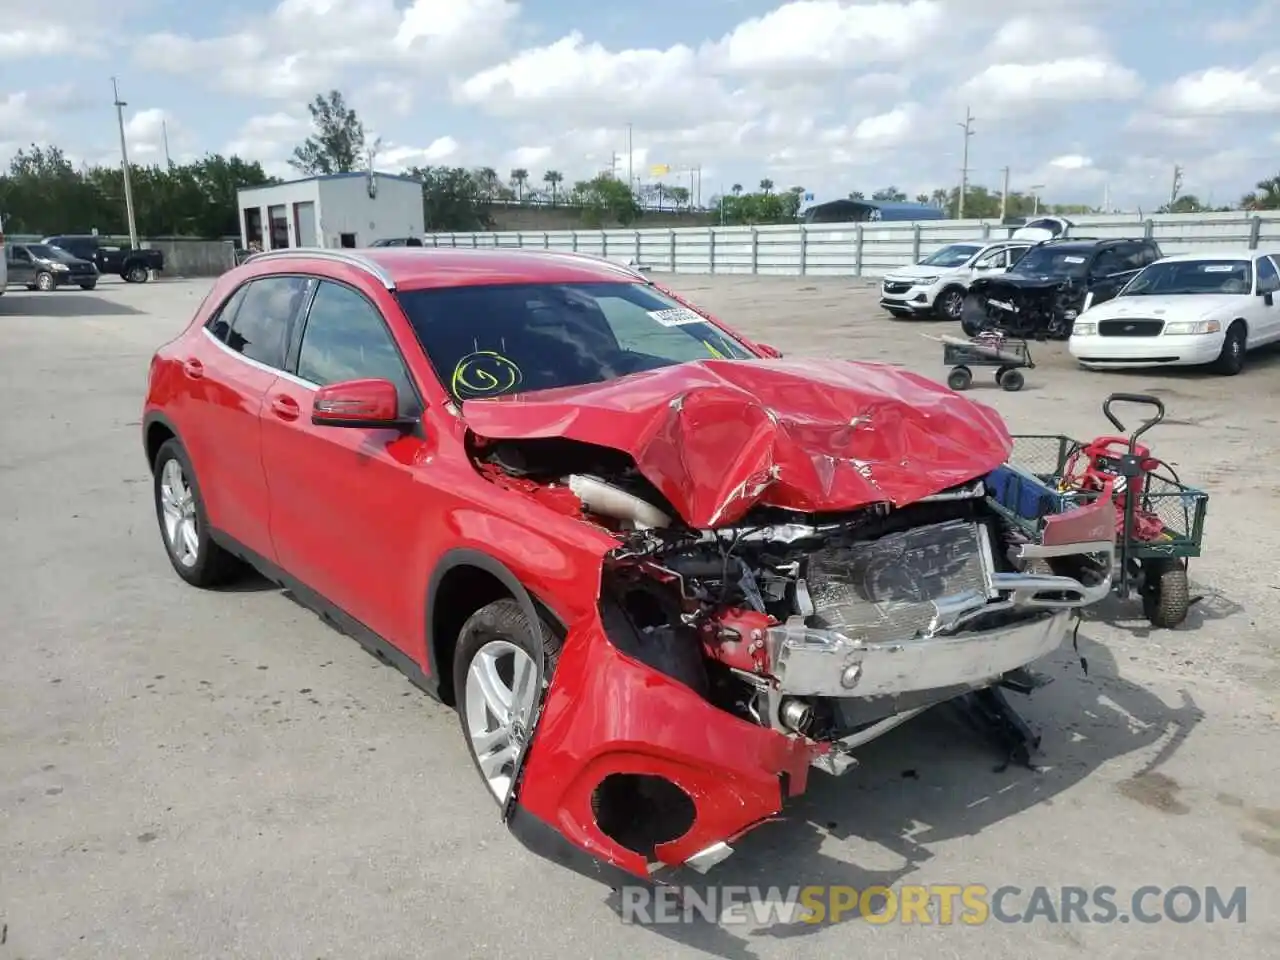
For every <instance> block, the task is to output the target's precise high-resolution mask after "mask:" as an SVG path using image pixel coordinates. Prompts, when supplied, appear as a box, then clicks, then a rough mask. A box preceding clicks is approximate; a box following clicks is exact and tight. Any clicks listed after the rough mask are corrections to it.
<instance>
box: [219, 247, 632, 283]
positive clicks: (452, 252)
mask: <svg viewBox="0 0 1280 960" xmlns="http://www.w3.org/2000/svg"><path fill="white" fill-rule="evenodd" d="M300 260H301V261H306V260H315V261H320V262H329V263H333V262H338V263H345V264H347V265H349V266H354V267H356V268H357V269H362V270H365V271H366V272H368V273H372V274H374V275H375V276H376V277H377V278H378V280H379V281H380V282H381V283H382V284H383V285H384V286H386V287H387V288H388V289H391V290H423V289H429V288H433V287H469V286H488V285H493V284H515V283H647V282H648V281H647V280H646V279H645V277H644V276H643V275H641V274H639V273H637V272H636V271H635V270H632V269H631V268H629V267H625V266H623V265H622V264H620V263H616V262H614V261H612V260H607V259H605V258H603V257H598V256H594V255H592V254H586V253H575V252H571V251H568V250H529V249H519V248H516V249H492V248H491V249H488V250H486V249H456V248H453V247H366V248H363V249H348V248H336V249H335V248H325V249H320V248H314V249H311V248H305V247H295V248H292V249H286V250H270V251H267V252H265V253H259V254H255V255H253V256H252V257H249V258H248V259H246V260H245V261H244V264H242V266H248V265H249V264H258V263H267V262H272V261H279V262H280V264H281V267H282V269H286V270H287V269H288V268H289V264H290V263H292V264H296V263H297V262H298V261H300Z"/></svg>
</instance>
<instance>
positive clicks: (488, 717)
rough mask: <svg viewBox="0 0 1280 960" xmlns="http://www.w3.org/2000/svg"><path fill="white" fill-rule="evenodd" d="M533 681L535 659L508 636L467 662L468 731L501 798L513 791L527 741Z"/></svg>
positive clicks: (533, 698) (534, 695)
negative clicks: (518, 764)
mask: <svg viewBox="0 0 1280 960" xmlns="http://www.w3.org/2000/svg"><path fill="white" fill-rule="evenodd" d="M537 685H538V666H537V664H536V663H534V661H533V658H532V657H531V656H529V654H528V653H527V652H526V651H525V650H523V649H521V648H520V647H518V646H516V645H515V644H514V643H511V642H510V641H508V640H491V641H490V642H489V643H486V644H485V645H484V646H483V647H481V648H480V649H479V650H478V651H476V655H475V656H474V657H473V658H472V660H471V664H470V666H469V667H468V668H467V691H466V724H467V736H468V737H469V738H470V740H471V749H472V752H473V753H474V754H475V758H476V764H477V766H479V768H480V773H481V775H482V776H483V777H484V779H485V783H486V784H488V786H489V790H490V792H492V793H493V795H494V797H495V798H496V799H497V801H498V802H499V803H505V802H506V799H507V797H508V795H509V794H510V792H511V787H512V779H513V777H514V775H515V765H516V761H517V760H518V759H519V758H520V754H521V753H522V752H523V750H524V747H525V744H526V743H527V742H528V738H529V732H530V731H529V725H530V723H531V722H532V718H533V710H534V705H535V704H536V702H537V693H538V691H537Z"/></svg>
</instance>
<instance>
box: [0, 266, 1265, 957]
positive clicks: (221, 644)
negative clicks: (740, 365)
mask: <svg viewBox="0 0 1280 960" xmlns="http://www.w3.org/2000/svg"><path fill="white" fill-rule="evenodd" d="M665 279H667V280H670V281H671V282H672V283H673V285H674V286H675V287H676V288H678V289H679V290H680V291H681V292H683V293H686V294H688V295H689V296H691V297H692V298H693V299H694V300H695V302H698V303H700V304H702V305H704V306H706V307H708V308H710V309H712V310H713V311H715V312H717V313H718V314H719V315H721V316H722V317H724V318H725V319H726V320H729V321H730V322H733V323H736V324H738V325H740V326H742V327H743V328H744V329H745V330H747V331H748V332H749V333H751V334H752V335H754V336H756V337H758V338H760V339H763V340H765V341H767V342H771V343H773V344H775V345H777V346H779V347H781V348H782V349H784V350H785V351H786V352H787V353H788V354H794V355H812V356H830V355H836V356H847V357H857V358H864V359H880V360H886V361H890V362H897V363H901V364H903V365H904V366H906V367H909V368H910V369H913V370H918V371H920V372H923V373H927V374H929V375H932V376H936V377H938V378H941V377H942V376H943V375H944V373H945V370H944V368H943V366H942V363H941V347H940V345H939V344H937V343H933V342H930V341H928V340H926V339H924V338H923V337H922V336H921V334H936V333H938V332H939V331H940V330H942V329H943V327H941V326H940V325H937V324H933V323H929V322H927V321H917V322H894V321H891V320H889V319H888V318H887V317H885V316H884V315H882V314H881V313H880V312H879V311H878V310H877V309H876V307H875V297H874V290H873V289H871V288H870V287H868V286H867V285H866V284H861V283H853V282H849V281H834V280H822V281H817V280H797V279H782V278H778V279H768V278H727V277H724V278H716V277H687V276H680V277H668V278H665ZM207 289H208V283H207V282H196V281H191V282H182V281H173V282H159V283H154V284H149V285H147V286H141V287H130V286H126V285H123V284H110V285H106V284H104V285H103V287H102V288H100V289H99V291H97V292H96V293H95V294H92V295H89V294H81V293H79V292H58V293H55V294H47V295H38V294H31V293H28V292H26V291H23V290H16V289H10V290H9V292H8V293H7V294H6V295H5V296H3V297H0V384H3V391H4V396H5V399H6V401H7V406H8V410H9V412H8V413H7V414H6V415H5V417H4V426H3V438H4V442H3V444H2V445H0V498H2V502H3V511H4V514H3V522H4V531H5V532H4V537H3V542H4V543H7V544H8V545H9V547H8V549H7V550H6V551H5V561H4V562H5V569H4V575H3V577H2V578H0V609H3V610H4V611H5V613H6V616H5V621H6V622H8V623H9V624H10V629H9V640H8V641H7V642H6V643H4V644H3V645H2V646H0V770H3V771H4V776H3V777H0V926H2V928H3V929H0V960H13V958H23V960H73V958H81V957H104V958H113V960H114V958H125V957H129V958H133V957H156V958H166V960H172V958H180V957H219V958H240V957H243V958H255V960H256V958H267V957H270V958H300V960H314V958H334V960H337V958H352V957H362V958H366V960H372V958H384V957H385V958H393V957H394V958H411V957H420V956H442V957H443V956H451V957H481V956H483V957H485V958H489V960H492V958H500V957H508V956H509V957H519V958H526V960H527V958H530V957H532V958H543V957H547V958H552V957H565V956H574V957H601V958H604V957H614V956H620V955H633V956H645V957H706V956H719V957H726V958H738V957H760V958H773V957H778V958H782V957H786V958H807V957H813V958H819V957H821V958H826V957H830V956H833V955H845V954H852V955H873V956H879V957H885V958H902V960H908V958H915V957H919V956H937V957H944V956H947V957H964V958H969V957H973V958H978V957H982V958H993V960H995V958H1009V960H1026V958H1027V957H1029V956H1035V957H1037V958H1039V960H1053V958H1058V957H1064V958H1065V957H1077V956H1085V955H1092V956H1101V957H1108V958H1111V957H1115V958H1154V957H1163V956H1196V955H1204V954H1207V953H1209V952H1210V951H1214V952H1216V953H1223V952H1225V951H1231V952H1232V955H1233V956H1235V957H1237V958H1239V960H1251V958H1257V960H1262V958H1271V957H1274V956H1275V943H1276V942H1277V936H1278V935H1280V924H1278V923H1277V920H1276V915H1275V912H1274V909H1268V908H1269V907H1270V908H1273V907H1274V905H1275V903H1276V891H1277V881H1278V880H1280V775H1278V774H1277V768H1278V767H1280V761H1278V760H1277V757H1278V756H1280V755H1278V754H1277V751H1276V750H1275V748H1274V741H1272V739H1271V737H1272V736H1274V735H1275V731H1276V730H1277V721H1278V720H1280V713H1278V711H1277V699H1276V690H1277V686H1278V682H1280V659H1278V658H1277V654H1276V649H1275V644H1274V637H1275V631H1274V627H1273V626H1272V625H1273V624H1274V623H1275V622H1276V614H1277V613H1278V612H1280V573H1277V572H1276V571H1277V565H1276V563H1275V560H1274V558H1275V556H1276V555H1277V553H1280V525H1278V524H1277V522H1276V520H1277V508H1276V506H1275V501H1274V499H1273V496H1274V490H1275V487H1276V483H1275V479H1274V475H1273V474H1271V473H1270V470H1271V469H1272V468H1278V469H1280V429H1277V419H1278V418H1280V403H1277V401H1278V400H1280V377H1277V373H1280V355H1276V354H1272V355H1269V356H1267V355H1259V356H1258V357H1257V358H1256V360H1254V361H1253V365H1252V368H1251V369H1250V370H1248V371H1247V372H1246V373H1245V374H1244V375H1242V376H1240V377H1237V378H1234V379H1218V378H1214V377H1211V376H1208V375H1203V374H1198V373H1174V372H1159V373H1143V374H1135V375H1125V374H1119V373H1110V374H1090V373H1085V372H1082V371H1078V370H1076V369H1075V368H1073V367H1072V365H1071V364H1070V362H1069V358H1067V357H1066V355H1065V350H1064V348H1063V347H1062V346H1060V345H1046V346H1042V347H1040V348H1039V349H1038V350H1037V351H1036V354H1035V356H1036V359H1037V362H1038V364H1039V366H1037V368H1036V369H1035V370H1033V371H1029V372H1028V374H1027V386H1026V388H1025V389H1024V391H1023V392H1021V393H1018V394H1008V393H1003V392H1001V391H999V390H997V389H995V388H994V386H991V385H988V384H986V383H985V382H983V383H980V385H979V386H976V387H975V388H974V390H973V393H972V396H974V397H975V398H977V399H981V400H982V401H984V402H989V403H990V404H992V405H993V406H995V407H996V408H997V409H999V410H1000V411H1001V413H1003V414H1004V415H1005V416H1006V417H1007V418H1008V420H1009V422H1010V424H1011V427H1012V429H1013V430H1014V431H1015V432H1044V433H1059V432H1062V433H1068V434H1073V435H1086V436H1092V435H1094V434H1097V433H1103V432H1107V424H1106V422H1105V421H1104V420H1103V418H1102V415H1101V412H1100V409H1099V404H1100V403H1101V400H1102V399H1103V397H1104V396H1105V395H1106V394H1107V393H1108V392H1113V391H1119V390H1126V391H1140V392H1147V393H1154V394H1157V395H1158V396H1160V397H1161V398H1163V400H1164V401H1165V403H1166V404H1167V406H1168V411H1169V420H1168V421H1166V423H1165V424H1163V425H1162V426H1161V427H1159V428H1158V429H1157V431H1155V432H1153V433H1152V434H1151V440H1152V443H1153V444H1154V445H1155V447H1156V448H1157V452H1158V453H1159V454H1161V455H1162V456H1164V457H1165V458H1166V459H1168V460H1170V461H1171V462H1173V463H1174V464H1175V466H1176V467H1177V468H1178V469H1179V471H1180V472H1181V473H1182V474H1183V475H1184V476H1185V477H1186V478H1189V479H1191V480H1192V481H1193V482H1195V483H1196V484H1197V485H1199V486H1202V487H1204V488H1206V489H1207V490H1208V491H1210V493H1211V494H1212V497H1213V499H1212V502H1211V505H1210V511H1209V525H1208V529H1209V534H1208V538H1207V543H1206V552H1207V556H1206V557H1205V559H1204V560H1203V561H1202V562H1199V563H1197V564H1195V565H1194V566H1193V567H1192V573H1193V576H1194V577H1195V579H1196V581H1197V583H1198V586H1199V590H1200V591H1201V592H1202V593H1204V594H1205V599H1204V600H1203V601H1202V602H1201V603H1200V604H1199V605H1198V606H1196V607H1195V608H1194V609H1193V611H1192V615H1191V618H1190V620H1189V621H1188V623H1187V624H1186V625H1185V626H1184V627H1183V628H1181V629H1178V630H1175V631H1152V630H1150V629H1149V628H1148V627H1147V626H1145V625H1144V624H1143V622H1142V621H1141V620H1140V619H1139V618H1138V616H1137V615H1136V614H1135V611H1134V610H1133V608H1132V606H1126V605H1116V604H1110V605H1106V607H1105V609H1104V610H1102V611H1100V612H1099V614H1098V615H1097V616H1095V617H1093V618H1091V619H1090V620H1089V621H1088V622H1087V623H1086V624H1085V625H1084V627H1083V629H1082V631H1081V635H1080V649H1081V652H1082V653H1083V654H1084V655H1085V657H1086V658H1087V661H1088V674H1087V675H1084V674H1082V672H1081V669H1080V665H1079V664H1078V663H1077V662H1076V660H1075V659H1074V658H1073V657H1071V656H1069V655H1067V654H1066V653H1065V652H1064V654H1063V655H1062V656H1060V657H1055V658H1052V660H1051V662H1050V663H1048V664H1047V665H1045V666H1044V670H1045V672H1047V673H1049V674H1050V675H1051V676H1052V677H1053V678H1054V682H1053V683H1052V684H1051V685H1050V686H1048V687H1047V688H1045V689H1043V690H1039V691H1037V692H1036V693H1035V694H1034V695H1033V697H1032V698H1031V700H1030V702H1029V703H1028V704H1027V705H1026V708H1025V714H1026V716H1027V718H1028V719H1029V720H1030V721H1031V722H1032V723H1033V725H1035V726H1036V727H1037V728H1038V729H1040V730H1042V731H1043V734H1044V742H1043V747H1042V749H1043V758H1042V759H1043V762H1044V763H1045V764H1047V765H1048V766H1047V769H1044V770H1042V771H1039V772H1032V771H1025V770H1018V769H1008V770H1003V771H1001V770H999V769H997V764H996V761H997V759H998V758H997V757H996V756H995V755H994V754H993V753H992V752H991V751H990V749H989V748H988V747H986V746H985V745H983V744H981V743H979V742H978V741H976V740H975V739H974V737H973V736H972V735H971V734H970V733H968V732H967V731H966V730H964V729H963V728H961V727H959V726H958V725H956V724H955V723H953V722H951V721H950V720H949V719H948V718H947V717H946V716H945V714H939V715H937V716H934V715H926V716H925V717H922V718H920V719H919V720H917V721H916V722H913V723H911V724H908V725H906V726H904V727H903V728H900V729H899V730H897V731H895V732H894V733H893V734H891V735H889V736H887V737H885V738H884V739H882V740H880V741H878V742H877V743H875V744H873V745H872V746H871V747H870V748H869V749H867V750H866V751H865V752H864V754H863V763H862V765H861V767H860V768H859V769H857V770H855V771H853V772H851V773H850V774H849V775H847V776H846V777H844V778H842V779H838V780H837V779H832V778H827V777H825V776H822V775H818V774H815V775H814V777H813V778H812V780H811V784H812V786H811V791H810V793H809V794H808V795H807V796H806V797H805V798H804V799H803V800H802V801H801V802H799V803H798V804H797V805H796V806H795V807H794V808H792V809H790V810H789V811H788V813H789V817H788V819H787V820H786V821H785V822H781V823H778V824H773V825H770V826H768V827H766V828H763V829H762V830H760V831H759V832H757V833H756V834H753V835H752V836H751V837H749V838H748V840H747V841H746V842H745V843H744V844H742V846H741V848H740V850H739V851H738V852H737V854H735V856H734V857H732V858H731V859H730V860H729V861H728V862H726V863H725V864H723V865H722V866H721V867H719V868H717V870H716V871H715V872H714V874H713V875H712V876H713V878H714V879H715V880H716V881H717V882H719V883H722V884H756V885H761V886H768V885H775V886H779V887H784V888H785V887H787V886H789V885H792V884H801V885H808V884H839V885H852V886H854V887H857V888H859V889H861V888H865V887H866V886H868V885H869V884H886V885H902V884H985V885H987V886H988V887H991V888H994V887H998V886H1002V885H1006V884H1009V885H1016V886H1018V887H1021V888H1022V889H1023V890H1024V891H1029V890H1030V889H1031V888H1033V887H1036V886H1044V887H1049V888H1053V889H1055V890H1056V889H1058V888H1060V887H1063V886H1080V887H1086V888H1089V887H1096V886H1098V885H1109V886H1111V887H1114V888H1116V890H1117V891H1118V894H1117V900H1118V901H1120V903H1121V908H1122V912H1124V906H1126V905H1127V898H1128V896H1129V895H1130V893H1132V892H1133V891H1135V890H1137V889H1138V888H1139V887H1142V886H1144V885H1156V886H1160V887H1163V888H1171V887H1173V886H1178V885H1187V886H1190V887H1193V888H1196V889H1198V890H1204V889H1205V888H1206V887H1209V886H1217V887H1219V888H1226V890H1227V891H1228V892H1229V891H1230V890H1231V889H1233V888H1236V887H1239V886H1245V887H1247V888H1248V914H1247V921H1246V922H1245V923H1244V924H1242V925H1241V924H1238V923H1236V922H1235V921H1231V922H1221V921H1220V922H1218V923H1216V924H1208V923H1206V922H1204V921H1203V920H1197V921H1194V922H1190V923H1184V924H1179V923H1174V922H1173V921H1171V920H1167V919H1166V920H1164V921H1162V922H1159V923H1153V924H1145V923H1143V924H1140V923H1136V922H1134V923H1129V924H1124V923H1120V922H1116V923H1110V924H1107V923H1080V922H1074V923H1051V922H1048V921H1046V920H1039V921H1037V922H1034V923H1023V924H1009V923H999V922H994V921H992V922H988V923H986V924H982V925H977V926H962V925H943V924H935V925H904V924H901V923H896V922H895V923H890V924H887V925H876V924H873V923H870V922H868V921H867V920H865V919H858V918H857V917H856V916H854V915H850V916H848V917H846V918H844V919H843V920H842V921H841V922H838V923H834V924H826V925H818V926H797V925H794V924H775V925H772V926H770V925H767V924H766V925H735V924H725V925H720V926H711V925H707V924H701V923H693V924H678V925H671V926H665V927H659V928H644V927H640V926H635V925H628V924H624V923H623V922H621V921H620V919H619V917H618V912H617V907H618V902H617V899H616V898H615V897H614V896H613V895H611V894H610V892H609V891H608V890H607V889H605V888H603V887H600V886H598V885H596V884H594V883H592V882H590V881H587V880H585V879H582V878H580V877H577V876H576V875H573V874H571V873H569V872H567V871H565V870H563V869H561V868H559V867H557V866H555V865H553V864H551V863H548V862H546V861H543V860H539V859H537V858H535V857H534V856H532V855H531V854H529V853H527V852H526V851H525V850H524V849H523V848H522V847H520V846H519V845H518V844H517V843H516V842H515V841H514V840H513V839H511V838H510V837H508V836H507V835H506V833H505V831H504V829H503V828H502V826H501V825H500V824H499V823H498V822H497V821H496V817H495V816H494V815H493V812H492V810H491V809H490V808H489V806H488V804H487V803H485V802H483V798H482V795H481V789H482V788H481V785H480V784H479V783H478V782H477V779H476V778H475V777H474V775H473V772H472V768H471V766H470V764H469V762H468V759H467V756H466V753H465V748H464V746H463V744H462V741H461V737H460V735H459V732H458V729H457V722H456V719H455V718H454V716H453V715H452V713H451V712H449V711H448V710H446V709H445V708H443V707H441V706H440V705H438V704H436V703H434V702H433V701H430V700H428V699H426V698H424V697H423V696H421V695H420V694H418V693H416V692H415V691H413V690H412V689H411V688H410V687H409V685H408V684H407V683H406V682H405V681H404V680H403V679H402V678H400V677H399V676H398V675H397V674H396V673H394V672H393V671H391V670H390V669H387V668H385V667H382V666H380V665H378V664H377V663H376V662H375V661H373V660H372V659H370V658H369V657H368V656H366V655H365V654H364V653H362V652H361V651H360V650H359V648H358V647H357V646H356V645H355V644H354V643H352V642H351V641H350V640H348V639H345V638H344V637H342V636H340V635H338V634H337V633H336V632H334V631H332V630H331V629H329V628H328V627H326V626H324V625H323V624H322V623H321V622H320V621H319V620H318V619H317V618H315V617H314V616H312V615H311V614H309V613H307V612H306V611H304V610H302V609H301V608H299V607H298V606H296V605H295V604H294V603H292V602H290V601H289V600H288V599H287V598H285V597H284V596H282V595H281V594H280V593H278V592H277V591H275V590H273V589H269V588H267V587H266V585H265V584H261V583H255V584H250V585H249V586H248V587H247V588H245V589H242V590H238V591H236V592H230V593H203V592H199V591H195V590H192V589H190V588H188V587H186V586H184V585H183V584H182V583H181V582H180V581H179V580H178V579H177V577H175V576H174V575H173V573H172V571H171V570H170V569H169V566H168V563H167V561H166V559H165V557H164V554H163V551H162V548H161V545H160V541H159V537H158V534H157V531H156V529H155V519H154V514H153V512H152V507H151V500H150V488H149V482H148V475H147V471H146V467H145V464H144V463H143V457H142V452H141V449H140V441H139V433H138V418H139V408H140V401H141V398H142V391H143V389H144V380H145V376H146V369H147V361H148V359H149V357H150V354H151V352H152V350H153V349H154V348H155V347H156V346H157V345H158V344H159V343H160V342H162V341H164V340H165V339H167V338H168V337H170V336H172V335H173V334H175V333H177V332H178V330H179V329H180V328H181V327H182V326H183V324H184V323H185V322H186V320H187V319H188V318H189V316H190V315H191V312H192V311H193V310H194V309H195V307H196V305H197V304H198V303H199V302H200V300H201V298H202V297H203V295H204V293H205V291H206V290H207ZM1268 557H1271V558H1272V559H1271V560H1268V559H1267V558H1268ZM1023 899H1024V900H1025V896H1024V898H1023ZM1155 903H1158V898H1157V899H1156V900H1153V901H1151V904H1155ZM1151 904H1149V905H1151ZM1015 905H1016V906H1019V907H1021V906H1023V905H1025V904H1024V903H1023V902H1022V901H1018V902H1017V903H1016V904H1015ZM1268 944H1270V945H1271V946H1268Z"/></svg>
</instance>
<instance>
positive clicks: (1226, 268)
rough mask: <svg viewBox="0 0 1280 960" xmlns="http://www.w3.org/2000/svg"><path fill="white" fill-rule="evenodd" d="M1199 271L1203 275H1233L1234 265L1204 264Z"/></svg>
mask: <svg viewBox="0 0 1280 960" xmlns="http://www.w3.org/2000/svg"><path fill="white" fill-rule="evenodd" d="M1200 269H1202V270H1203V271H1204V272H1205V273H1235V272H1236V265H1235V264H1234V263H1206V264H1205V265H1204V266H1203V267H1201V268H1200Z"/></svg>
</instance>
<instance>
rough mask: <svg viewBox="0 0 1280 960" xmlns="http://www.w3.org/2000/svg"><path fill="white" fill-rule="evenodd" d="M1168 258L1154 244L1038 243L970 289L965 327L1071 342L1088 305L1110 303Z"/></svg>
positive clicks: (1141, 241) (1073, 239)
mask: <svg viewBox="0 0 1280 960" xmlns="http://www.w3.org/2000/svg"><path fill="white" fill-rule="evenodd" d="M1162 256H1163V254H1162V253H1161V252H1160V247H1159V245H1158V244H1157V243H1156V242H1155V241H1154V240H1147V239H1144V238H1139V239H1120V240H1097V239H1086V238H1081V237H1070V238H1062V239H1054V240H1046V241H1044V242H1043V243H1039V244H1036V245H1035V246H1034V247H1032V248H1031V249H1030V250H1028V251H1027V253H1026V255H1025V256H1023V257H1022V259H1021V260H1019V261H1018V262H1017V263H1016V264H1014V265H1013V266H1012V267H1010V268H1009V270H1008V271H1007V272H1006V273H1003V274H1000V275H998V276H994V277H980V278H979V279H977V280H974V281H973V283H972V284H970V285H969V296H968V298H967V299H966V301H965V305H964V309H963V313H962V317H961V323H962V325H963V327H964V331H965V333H966V334H968V335H969V336H971V337H972V336H976V335H977V334H978V333H980V332H982V331H983V330H990V329H999V330H1003V331H1005V332H1006V333H1010V334H1013V335H1015V336H1023V337H1034V338H1036V339H1039V340H1044V339H1050V340H1066V339H1067V338H1068V337H1070V336H1071V328H1072V325H1073V324H1074V323H1075V319H1076V317H1077V316H1079V315H1080V313H1082V312H1083V311H1084V310H1085V309H1086V308H1087V307H1088V306H1090V305H1091V304H1094V303H1101V302H1103V301H1104V300H1110V299H1111V298H1112V297H1114V296H1115V295H1116V294H1117V293H1119V292H1120V291H1121V289H1123V287H1124V285H1125V284H1126V283H1128V282H1129V281H1130V280H1131V279H1132V278H1133V276H1134V274H1136V273H1137V272H1138V271H1139V270H1141V269H1142V268H1143V267H1145V266H1147V264H1150V263H1155V261H1157V260H1159V259H1160V258H1161V257H1162Z"/></svg>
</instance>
